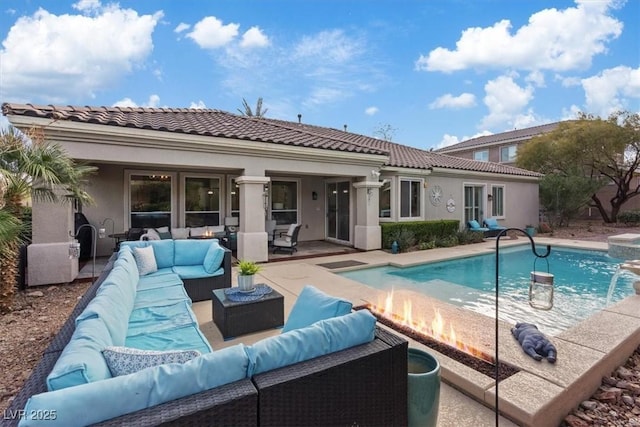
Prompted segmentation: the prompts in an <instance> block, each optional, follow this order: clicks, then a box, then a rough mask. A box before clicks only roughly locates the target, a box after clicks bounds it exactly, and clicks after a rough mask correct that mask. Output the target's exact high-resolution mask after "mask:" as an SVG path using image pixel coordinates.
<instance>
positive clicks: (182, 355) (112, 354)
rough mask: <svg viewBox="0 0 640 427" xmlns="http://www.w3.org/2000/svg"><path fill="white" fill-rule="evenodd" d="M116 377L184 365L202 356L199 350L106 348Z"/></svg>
mask: <svg viewBox="0 0 640 427" xmlns="http://www.w3.org/2000/svg"><path fill="white" fill-rule="evenodd" d="M102 355H103V356H104V359H105V361H106V362H107V366H108V367H109V370H110V371H111V375H113V376H114V377H117V376H120V375H128V374H133V373H134V372H138V371H140V370H142V369H145V368H150V367H152V366H158V365H164V364H165V363H184V362H188V361H189V360H191V359H194V358H196V357H198V356H200V352H199V351H198V350H167V351H155V350H139V349H137V348H130V347H115V346H114V347H106V348H105V349H104V350H102Z"/></svg>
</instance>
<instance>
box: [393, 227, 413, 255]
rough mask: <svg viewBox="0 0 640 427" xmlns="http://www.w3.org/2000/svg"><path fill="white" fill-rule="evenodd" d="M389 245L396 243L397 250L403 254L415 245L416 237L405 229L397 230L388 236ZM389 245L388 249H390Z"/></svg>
mask: <svg viewBox="0 0 640 427" xmlns="http://www.w3.org/2000/svg"><path fill="white" fill-rule="evenodd" d="M389 237H390V239H391V244H392V243H393V242H394V241H395V242H397V243H398V250H399V251H400V252H404V251H406V250H407V249H409V248H410V247H412V246H414V245H415V244H416V237H415V235H414V234H413V231H411V230H407V229H398V230H395V231H394V232H392V233H391V234H390V236H389ZM391 244H389V247H391Z"/></svg>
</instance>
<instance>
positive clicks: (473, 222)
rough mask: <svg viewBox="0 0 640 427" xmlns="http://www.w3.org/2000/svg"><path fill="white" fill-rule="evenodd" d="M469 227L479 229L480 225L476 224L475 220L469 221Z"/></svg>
mask: <svg viewBox="0 0 640 427" xmlns="http://www.w3.org/2000/svg"><path fill="white" fill-rule="evenodd" d="M469 227H470V228H471V229H474V228H480V224H478V221H476V220H475V219H472V220H471V221H469Z"/></svg>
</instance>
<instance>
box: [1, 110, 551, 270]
mask: <svg viewBox="0 0 640 427" xmlns="http://www.w3.org/2000/svg"><path fill="white" fill-rule="evenodd" d="M2 112H3V114H4V115H5V116H6V117H7V118H8V120H9V122H10V123H11V124H12V125H13V126H15V127H17V128H19V129H29V128H33V127H36V128H39V129H41V131H42V132H44V135H45V138H46V139H47V140H49V141H52V142H56V143H59V144H60V145H62V146H63V147H64V148H65V149H66V151H67V152H68V153H69V155H70V156H71V157H73V158H75V159H78V160H81V161H84V162H87V163H90V164H92V165H95V166H97V168H98V172H97V174H96V175H95V176H93V177H92V182H91V186H90V188H89V189H88V190H89V192H90V193H91V194H92V195H93V197H94V199H95V201H96V205H95V206H85V207H84V208H83V213H84V214H85V215H86V217H87V218H88V220H89V222H90V223H91V224H93V225H95V226H100V224H104V223H105V220H106V219H107V218H110V219H112V220H113V223H114V226H113V228H114V230H115V231H116V232H118V231H123V230H128V229H130V228H131V227H151V226H160V225H167V226H170V227H195V226H202V225H207V226H219V225H222V224H224V220H225V218H229V217H235V218H238V223H239V228H238V234H237V257H238V258H240V259H251V260H255V261H266V260H267V257H268V238H267V233H266V231H265V220H266V219H273V220H276V222H277V224H278V227H279V228H283V229H286V228H287V226H288V225H289V224H292V223H299V224H302V229H301V231H300V234H299V239H300V241H309V240H327V241H331V242H336V243H339V244H344V245H350V246H353V247H355V248H357V249H362V250H373V249H379V248H380V247H381V232H380V223H381V222H385V221H392V222H393V221H412V220H431V219H458V220H460V221H461V226H462V227H464V225H465V224H466V222H467V221H468V220H470V219H477V220H480V221H481V220H482V219H483V218H485V217H488V216H493V217H497V218H498V219H499V221H500V222H501V224H502V225H505V226H519V227H522V226H524V225H525V224H526V223H530V222H536V221H537V218H538V181H539V179H540V175H539V174H538V173H535V172H531V171H526V170H523V169H519V168H516V167H513V166H510V165H506V164H500V163H492V162H479V161H474V160H468V159H462V158H457V157H453V156H449V155H445V154H440V153H436V152H432V151H426V150H421V149H418V148H414V147H410V146H406V145H402V144H398V143H394V142H389V141H384V140H379V139H376V138H371V137H368V136H364V135H359V134H355V133H350V132H346V131H344V130H338V129H332V128H326V127H319V126H313V125H310V124H306V123H303V122H302V120H300V118H299V120H298V122H289V121H283V120H274V119H268V118H255V117H245V116H240V115H235V114H231V113H228V112H224V111H220V110H212V109H207V110H202V109H179V108H175V109H174V108H119V107H72V106H39V105H31V104H10V103H5V104H3V106H2ZM33 211H34V212H33V227H34V228H33V243H34V245H38V244H41V245H42V244H51V243H55V242H61V243H63V242H68V241H69V234H68V233H69V230H72V229H73V225H72V222H70V221H71V212H70V208H69V207H66V206H51V205H35V206H34V209H33ZM108 224H109V228H110V226H111V224H110V223H108ZM112 247H113V243H112V242H111V241H109V240H108V239H106V240H105V239H101V240H99V241H98V246H97V250H98V255H107V254H108V253H109V252H110V251H111V250H112Z"/></svg>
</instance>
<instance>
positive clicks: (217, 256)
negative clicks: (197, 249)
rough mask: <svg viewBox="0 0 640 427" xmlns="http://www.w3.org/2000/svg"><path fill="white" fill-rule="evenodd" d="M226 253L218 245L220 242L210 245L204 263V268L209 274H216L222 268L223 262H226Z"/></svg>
mask: <svg viewBox="0 0 640 427" xmlns="http://www.w3.org/2000/svg"><path fill="white" fill-rule="evenodd" d="M224 253H225V251H224V249H223V248H222V247H221V246H220V245H219V244H218V242H213V243H211V245H209V249H208V250H207V254H206V255H205V256H204V262H203V263H202V266H203V267H204V269H205V271H206V272H207V273H210V274H211V273H214V272H215V271H216V270H217V269H219V268H220V266H221V265H222V261H223V260H224Z"/></svg>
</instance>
